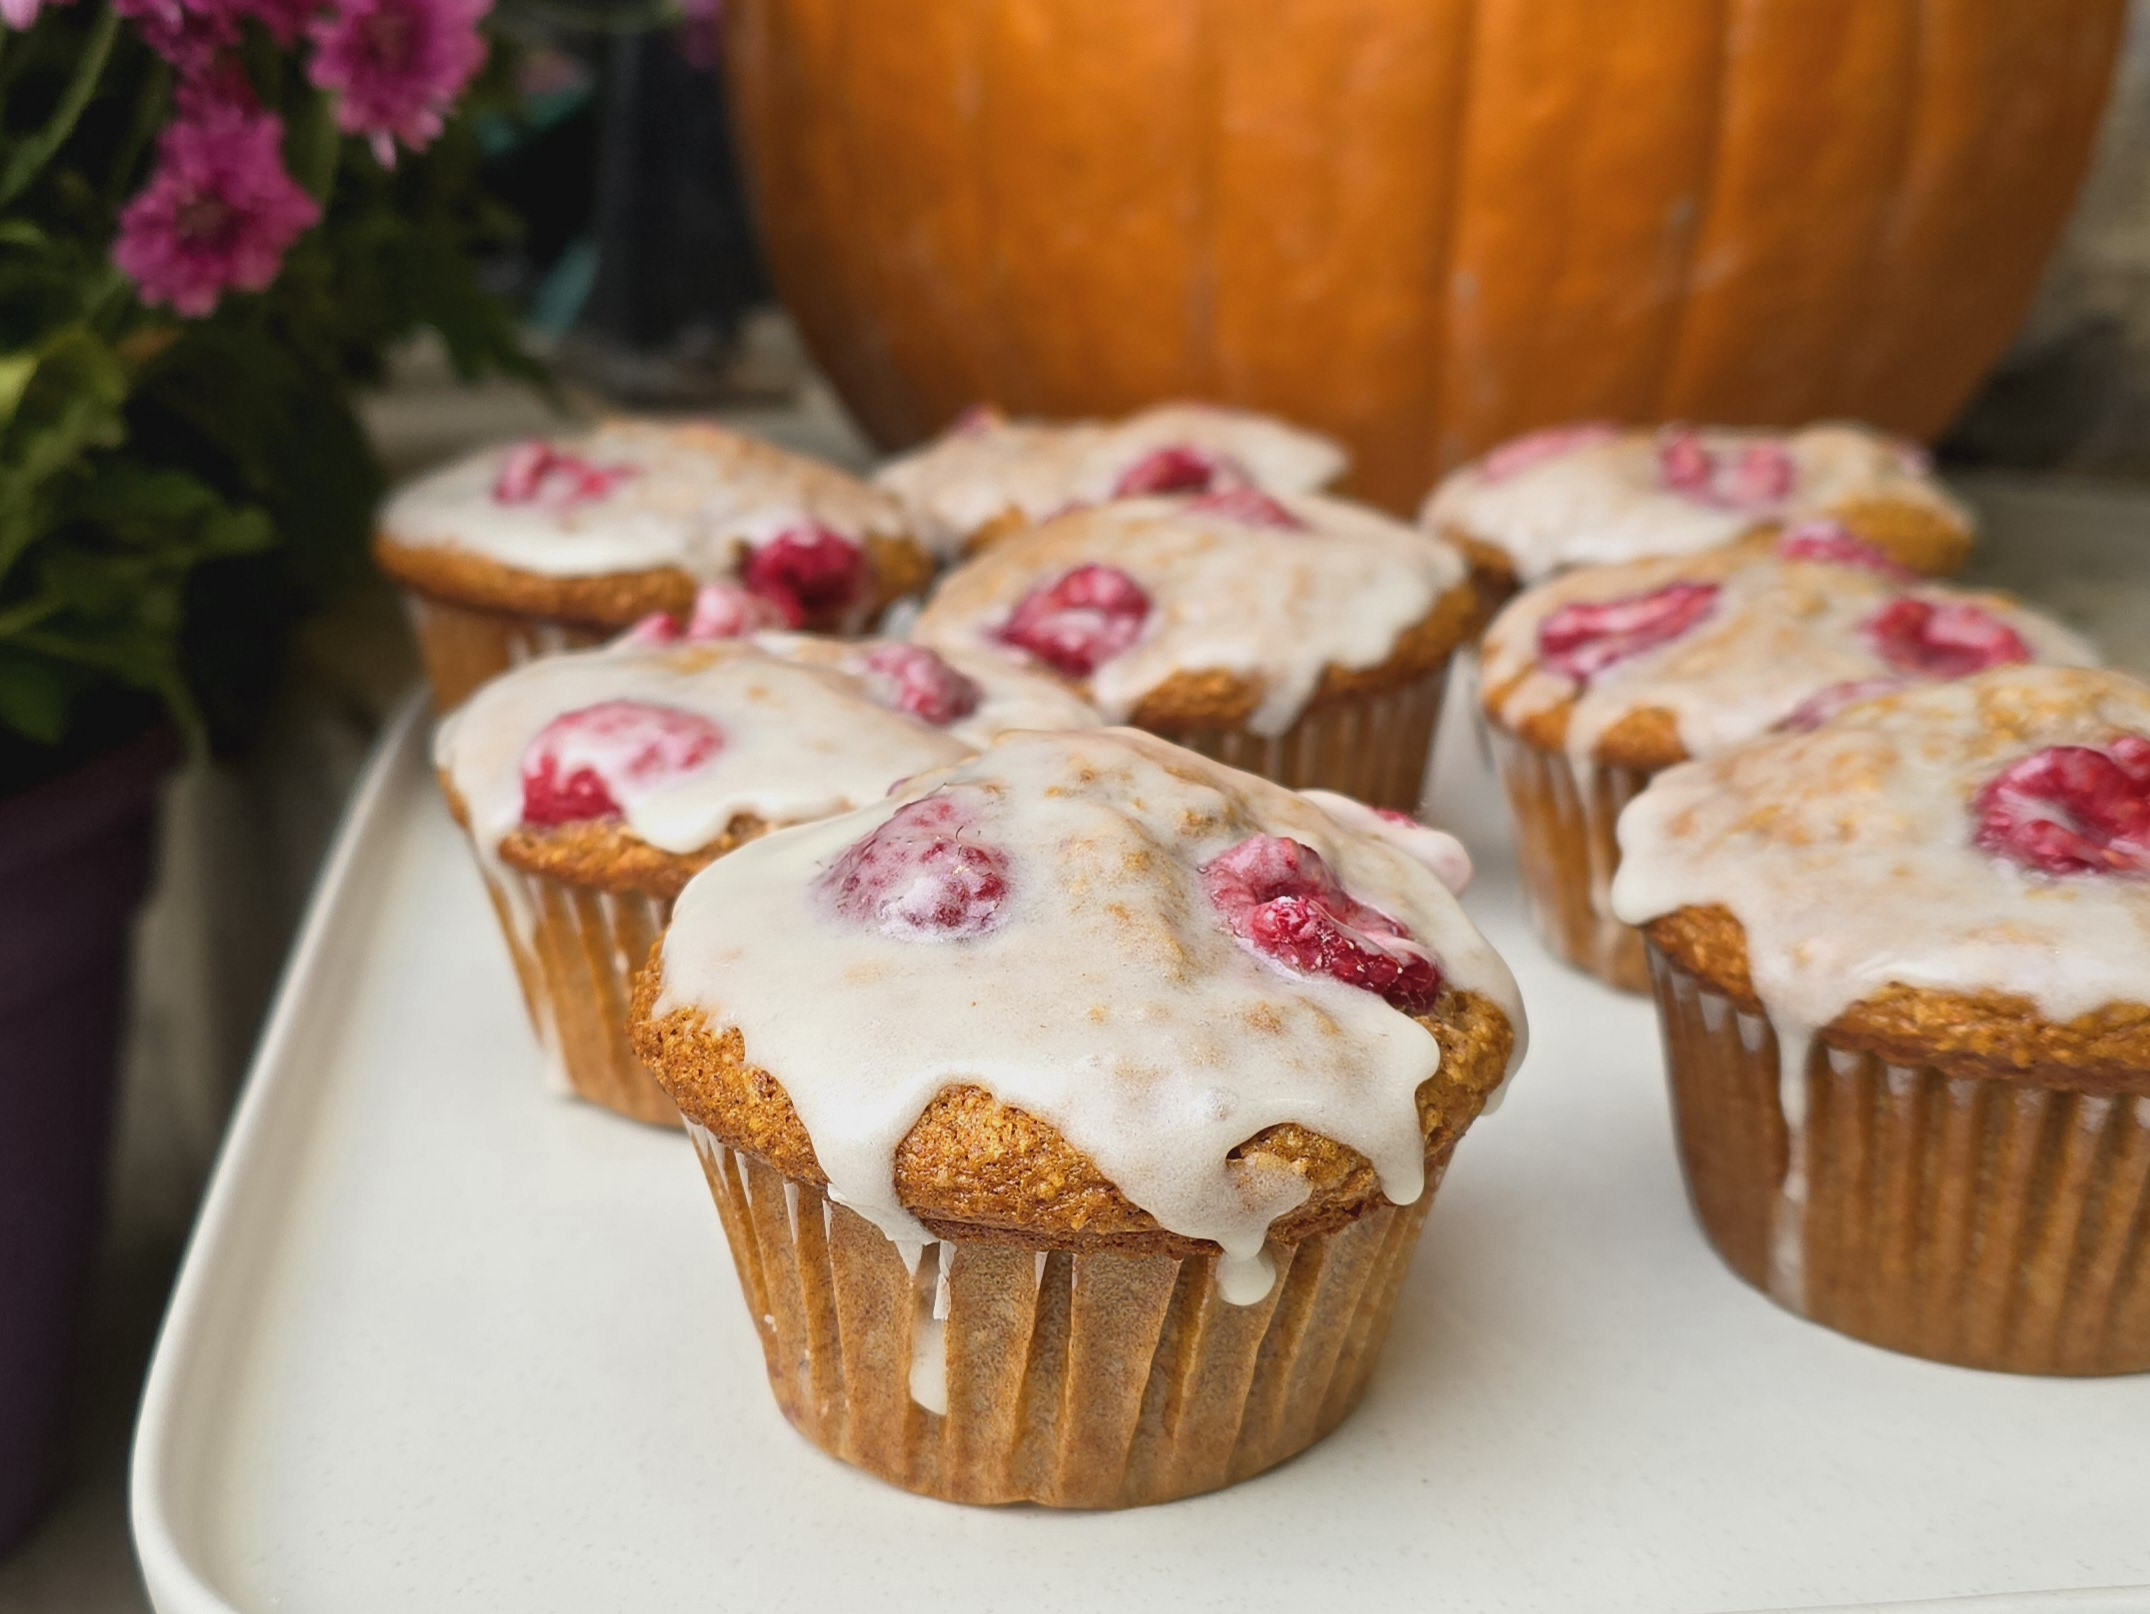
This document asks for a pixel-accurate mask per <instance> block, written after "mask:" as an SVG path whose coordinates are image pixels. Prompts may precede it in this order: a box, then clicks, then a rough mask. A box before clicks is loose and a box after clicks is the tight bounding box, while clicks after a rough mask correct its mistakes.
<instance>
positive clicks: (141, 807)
mask: <svg viewBox="0 0 2150 1614" xmlns="http://www.w3.org/2000/svg"><path fill="white" fill-rule="evenodd" d="M173 756H174V746H173V744H172V741H171V739H170V737H169V736H168V735H166V734H164V733H163V732H161V731H159V732H155V733H151V734H148V735H144V736H142V737H141V738H138V739H136V740H134V741H132V742H130V743H129V744H127V745H124V746H121V747H119V748H118V749H116V750H113V751H110V752H107V753H106V754H105V755H103V756H101V757H98V758H97V759H96V760H94V761H92V762H89V763H86V764H84V765H83V766H81V767H78V768H76V769H75V770H74V771H73V772H71V773H67V774H63V775H61V776H60V777H59V778H57V779H52V780H48V781H47V782H45V783H44V784H41V785H36V786H33V787H32V788H30V789H28V790H24V791H20V792H18V793H17V794H15V795H12V796H8V797H5V798H0V1553H4V1552H6V1551H7V1550H8V1549H9V1548H10V1547H12V1546H13V1545H14V1544H15V1543H16V1541H18V1540H19V1539H20V1538H21V1536H22V1535H23V1533H24V1532H25V1531H26V1530H27V1529H28V1528H29V1525H30V1522H31V1519H32V1517H33V1515H34V1514H35V1513H36V1511H37V1509H38V1508H39V1506H40V1505H41V1504H42V1503H43V1502H44V1501H45V1499H46V1497H47V1496H48V1495H49V1494H50V1492H51V1489H52V1485H53V1482H54V1480H55V1478H56V1477H57V1470H58V1466H59V1461H58V1460H59V1457H60V1451H61V1436H62V1433H63V1424H64V1422H65V1414H66V1410H67V1394H66V1391H67V1376H68V1366H69V1363H70V1360H71V1359H72V1357H73V1355H74V1344H75V1335H76V1325H77V1322H78V1321H79V1318H80V1315H81V1311H82V1302H83V1298H84V1290H85V1287H86V1283H87V1279H88V1276H89V1269H90V1259H91V1256H92V1254H93V1253H94V1251H95V1248H96V1244H97V1234H98V1229H99V1225H100V1223H101V1221H102V1215H103V1209H104V1190H105V1155H106V1151H107V1147H108V1144H109V1141H110V1135H111V1122H112V1094H113V1088H114V1086H115V1085H116V1083H115V1077H116V1075H117V1066H118V1060H119V1039H120V1031H121V1026H122V1022H123V1021H124V1019H125V1017H126V1007H127V943H128V937H129V932H130V928H131V921H132V920H133V918H134V913H135V910H136V908H138V907H139V906H140V905H141V901H142V896H143V893H144V891H146V890H147V888H148V885H149V861H150V841H151V836H152V833H153V832H154V829H155V823H156V799H157V785H158V783H159V781H160V780H162V779H163V777H164V775H165V774H166V773H167V772H168V771H169V769H170V767H171V765H172V760H173Z"/></svg>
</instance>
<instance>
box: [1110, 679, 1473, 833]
mask: <svg viewBox="0 0 2150 1614" xmlns="http://www.w3.org/2000/svg"><path fill="white" fill-rule="evenodd" d="M1447 689H1448V664H1447V663H1446V662H1443V663H1442V664H1441V665H1440V666H1438V667H1436V668H1434V669H1433V670H1432V671H1431V672H1429V673H1426V674H1423V675H1422V676H1420V677H1418V678H1414V679H1412V680H1411V681H1410V682H1408V683H1404V684H1399V685H1397V686H1396V687H1394V688H1392V689H1384V690H1373V691H1368V692H1366V693H1363V694H1352V695H1336V696H1332V697H1330V698H1329V699H1327V700H1324V701H1323V702H1321V703H1320V704H1319V705H1317V706H1313V707H1310V708H1308V709H1307V711H1305V712H1304V713H1302V714H1301V716H1300V718H1299V721H1298V722H1296V723H1294V724H1293V725H1292V726H1291V727H1290V728H1288V729H1286V730H1285V731H1284V732H1283V733H1282V734H1255V733H1252V732H1250V731H1249V730H1247V729H1244V728H1186V729H1168V728H1164V727H1161V726H1160V727H1156V728H1154V729H1153V730H1152V732H1154V733H1157V734H1160V735H1162V736H1163V737H1164V738H1165V739H1168V740H1170V741H1172V742H1173V743H1174V744H1175V745H1184V746H1185V747H1186V748H1187V749H1188V750H1190V751H1196V752H1199V753H1200V754H1201V755H1203V756H1205V757H1209V758H1212V759H1213V760H1215V761H1218V762H1222V763H1224V764H1225V765H1226V766H1227V767H1232V768H1240V769H1243V770H1245V771H1246V772H1248V773H1255V774H1260V775H1261V776H1262V777H1263V778H1264V779H1274V780H1275V781H1276V782H1277V783H1278V784H1280V785H1288V786H1289V787H1290V788H1292V789H1293V790H1309V789H1320V790H1334V791H1336V792H1337V793H1338V794H1340V795H1345V796H1351V797H1355V798H1356V799H1357V800H1359V801H1363V802H1365V803H1366V804H1367V805H1368V806H1370V807H1388V808H1392V809H1394V810H1395V811H1397V812H1401V813H1408V812H1412V811H1414V810H1415V809H1416V808H1417V807H1418V805H1419V802H1420V801H1421V799H1423V797H1424V795H1425V791H1426V764H1427V761H1428V760H1429V759H1430V758H1431V757H1432V755H1433V736H1434V729H1435V727H1436V726H1437V725H1438V724H1439V722H1440V719H1441V702H1442V699H1443V697H1444V695H1445V694H1446V692H1447Z"/></svg>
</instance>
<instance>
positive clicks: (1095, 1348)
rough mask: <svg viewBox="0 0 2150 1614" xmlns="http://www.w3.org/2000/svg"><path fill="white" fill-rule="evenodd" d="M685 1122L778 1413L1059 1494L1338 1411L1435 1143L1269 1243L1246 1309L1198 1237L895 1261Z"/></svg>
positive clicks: (1152, 1487)
mask: <svg viewBox="0 0 2150 1614" xmlns="http://www.w3.org/2000/svg"><path fill="white" fill-rule="evenodd" d="M687 1130H688V1133H689V1135H690V1136H691V1137H692V1138H693V1139H694V1145H695V1151H696V1153H697V1154H698V1155H699V1156H700V1157H701V1161H702V1169H703V1173H704V1175H705V1176H707V1178H708V1179H709V1187H710V1192H711V1193H712V1195H714V1197H715V1199H716V1202H717V1211H718V1214H719V1215H720V1216H721V1217H722V1218H723V1222H724V1231H725V1235H726V1237H727V1238H728V1239H729V1241H730V1243H731V1248H732V1255H733V1259H734V1261H735V1262H736V1264H737V1266H738V1270H739V1282H740V1286H741V1288H742V1289H743V1290H744V1291H745V1294H746V1302H747V1310H748V1312H749V1314H750V1315H752V1317H753V1318H754V1320H755V1327H756V1328H757V1329H758V1330H759V1331H760V1334H761V1342H762V1351H763V1354H764V1356H765V1357H766V1358H767V1362H768V1369H769V1383H770V1387H771V1389H772V1390H773V1391H774V1392H775V1394H776V1400H777V1405H778V1406H779V1407H780V1408H781V1409H782V1410H783V1413H784V1416H785V1417H786V1418H788V1419H790V1421H791V1423H792V1425H793V1427H795V1428H796V1429H797V1430H798V1431H799V1432H800V1433H801V1434H802V1435H804V1436H805V1437H806V1438H807V1439H808V1440H810V1441H812V1442H813V1443H814V1444H815V1445H816V1446H819V1447H820V1448H821V1449H822V1450H823V1451H826V1452H827V1453H829V1454H830V1455H831V1456H833V1457H837V1458H840V1459H842V1460H843V1461H844V1462H847V1463H850V1464H852V1465H853V1466H855V1467H858V1468H862V1469H864V1470H866V1471H867V1472H868V1473H870V1474H874V1475H876V1476H878V1477H879V1478H881V1479H884V1480H887V1481H888V1482H889V1483H890V1484H892V1485H898V1486H901V1487H902V1488H904V1489H905V1490H909V1491H916V1492H918V1493H920V1494H921V1495H925V1496H932V1497H937V1498H940V1499H941V1500H943V1501H950V1502H973V1503H1008V1502H1036V1503H1042V1504H1044V1505H1045V1506H1048V1507H1065V1508H1118V1507H1138V1506H1143V1505H1146V1504H1149V1503H1153V1502H1169V1501H1172V1500H1174V1499H1175V1498H1178V1497H1183V1496H1194V1495H1197V1494H1199V1493H1201V1492H1204V1491H1213V1490H1216V1489H1218V1488H1220V1487H1222V1486H1226V1485H1230V1484H1234V1483H1236V1482H1237V1481H1239V1480H1243V1479H1246V1478H1249V1477H1250V1476H1252V1475H1255V1474H1258V1473H1260V1472H1262V1471H1263V1470H1264V1469H1267V1468H1272V1467H1274V1466H1275V1465H1276V1464H1278V1463H1281V1462H1283V1461H1284V1460H1285V1459H1286V1458H1289V1457H1292V1456H1295V1455H1297V1454H1298V1453H1299V1452H1301V1451H1303V1450H1305V1449H1306V1448H1307V1447H1308V1446H1311V1445H1312V1444H1313V1443H1314V1442H1315V1441H1317V1440H1319V1439H1320V1438H1321V1437H1322V1436H1323V1435H1325V1434H1327V1433H1328V1432H1329V1431H1330V1430H1331V1429H1334V1428H1335V1427H1336V1426H1337V1424H1339V1423H1341V1422H1342V1421H1343V1419H1344V1417H1345V1415H1346V1414H1347V1413H1349V1412H1350V1411H1351V1409H1352V1408H1353V1407H1354V1406H1355V1405H1357V1403H1358V1400H1359V1397H1360V1395H1361V1394H1362V1393H1363V1392H1364V1390H1365V1388H1366V1381H1367V1378H1368V1376H1369V1375H1370V1374H1371V1372H1372V1369H1373V1364H1374V1359H1375V1358H1376V1357H1377V1356H1378V1355H1379V1354H1380V1349H1381V1343H1382V1341H1383V1339H1384V1338H1385V1337H1386V1336H1387V1333H1388V1328H1389V1323H1390V1320H1391V1319H1392V1318H1393V1316H1394V1315H1395V1309H1396V1298H1397V1294H1398V1292H1399V1290H1400V1289H1401V1287H1402V1284H1403V1278H1404V1273H1405V1271H1406V1270H1407V1269H1408V1267H1409V1265H1410V1257H1411V1251H1412V1249H1413V1247H1414V1246H1415V1245H1416V1244H1417V1242H1418V1234H1419V1230H1420V1228H1421V1227H1422V1226H1423V1225H1424V1223H1425V1218H1426V1210H1427V1207H1428V1205H1429V1204H1430V1203H1431V1201H1432V1198H1433V1192H1434V1189H1435V1187H1436V1186H1437V1184H1438V1183H1439V1181H1440V1175H1441V1169H1442V1167H1443V1166H1445V1164H1446V1156H1445V1155H1444V1156H1443V1157H1442V1160H1441V1161H1440V1162H1438V1163H1436V1164H1434V1165H1433V1166H1432V1167H1430V1168H1429V1170H1428V1173H1427V1183H1426V1191H1425V1192H1424V1193H1423V1194H1421V1195H1420V1196H1419V1198H1418V1199H1417V1201H1416V1202H1415V1203H1413V1204H1410V1205H1406V1206H1400V1207H1399V1206H1392V1205H1387V1204H1382V1205H1379V1206H1377V1207H1375V1208H1374V1209H1372V1210H1369V1211H1368V1212H1366V1213H1365V1214H1363V1215H1361V1216H1359V1217H1358V1218H1357V1219H1356V1220H1354V1221H1352V1222H1350V1223H1349V1224H1347V1225H1346V1226H1344V1227H1342V1228H1340V1229H1338V1230H1336V1231H1335V1232H1332V1233H1328V1234H1324V1235H1320V1236H1317V1237H1314V1238H1310V1239H1308V1240H1306V1241H1305V1242H1303V1243H1301V1244H1298V1245H1296V1246H1285V1247H1277V1246H1272V1247H1271V1250H1270V1254H1271V1255H1272V1257H1273V1258H1274V1259H1275V1261H1276V1263H1277V1268H1278V1272H1277V1281H1276V1283H1275V1285H1274V1286H1273V1287H1272V1288H1271V1290H1270V1292H1269V1295H1268V1296H1267V1298H1265V1299H1264V1300H1262V1301H1261V1302H1260V1303H1258V1304H1256V1305H1252V1306H1244V1307H1241V1306H1233V1305H1231V1304H1229V1303H1228V1302H1226V1301H1225V1300H1224V1299H1223V1298H1222V1297H1221V1296H1220V1295H1219V1294H1218V1293H1217V1288H1216V1284H1215V1282H1214V1279H1213V1271H1214V1268H1215V1265H1216V1258H1215V1257H1214V1256H1208V1255H1201V1256H1190V1257H1185V1258H1180V1257H1174V1256H1169V1255H1155V1254H1136V1253H1127V1252H1122V1251H1118V1250H1111V1249H1105V1250H1099V1251H1096V1252H1092V1253H1080V1252H1071V1251H1067V1250H1045V1249H1037V1248H1032V1247H1030V1246H1027V1245H1022V1244H1016V1243H998V1242H984V1241H980V1242H967V1241H948V1240H943V1241H941V1242H938V1243H936V1244H931V1245H928V1246H926V1248H925V1250H924V1251H923V1252H922V1254H921V1255H920V1256H919V1257H918V1258H917V1261H916V1265H915V1267H912V1266H907V1265H906V1262H905V1258H904V1256H903V1254H902V1253H901V1252H900V1251H899V1249H898V1247H897V1246H896V1245H895V1244H892V1243H891V1242H890V1241H889V1240H888V1239H887V1238H886V1237H885V1236H883V1234H882V1233H881V1232H880V1230H879V1229H877V1228H876V1227H874V1226H873V1224H872V1223H870V1222H868V1221H866V1220H865V1218H863V1217H861V1216H859V1215H857V1214H856V1213H855V1212H853V1211H850V1210H847V1209H845V1208H844V1207H843V1206H841V1205H837V1204H834V1203H833V1202H832V1201H830V1200H829V1199H828V1198H827V1196H826V1195H825V1194H824V1193H823V1192H822V1191H821V1190H820V1189H819V1188H817V1187H815V1186H814V1185H813V1184H811V1183H807V1182H802V1181H799V1180H798V1179H795V1178H789V1177H786V1176H784V1175H782V1174H781V1173H779V1172H778V1171H776V1170H775V1169H774V1168H773V1167H771V1166H768V1165H766V1164H764V1163H763V1162H761V1161H759V1160H757V1159H755V1158H753V1157H752V1156H749V1155H744V1154H741V1153H739V1152H737V1151H735V1150H733V1149H731V1148H729V1147H727V1146H726V1145H725V1144H724V1143H722V1142H721V1141H719V1140H718V1139H717V1138H716V1137H715V1136H714V1135H713V1134H711V1133H709V1132H707V1131H705V1130H703V1129H702V1128H700V1127H698V1126H695V1125H693V1124H692V1123H690V1124H689V1125H688V1129H687ZM914 1382H915V1383H916V1384H917V1385H918V1386H919V1393H918V1394H914V1389H913V1386H914ZM936 1391H939V1392H940V1395H939V1396H937V1395H936V1394H935V1392H936ZM920 1394H923V1395H924V1397H925V1398H926V1399H928V1400H933V1399H942V1398H944V1400H945V1409H946V1410H945V1411H937V1410H930V1409H929V1408H928V1407H927V1406H925V1405H922V1404H921V1400H920V1398H919V1396H920Z"/></svg>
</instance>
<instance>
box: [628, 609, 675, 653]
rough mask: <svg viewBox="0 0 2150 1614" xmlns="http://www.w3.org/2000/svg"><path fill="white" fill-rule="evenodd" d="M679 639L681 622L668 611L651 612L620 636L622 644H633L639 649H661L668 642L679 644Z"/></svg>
mask: <svg viewBox="0 0 2150 1614" xmlns="http://www.w3.org/2000/svg"><path fill="white" fill-rule="evenodd" d="M679 641H680V627H679V623H678V621H677V620H676V619H675V618H674V617H673V616H672V615H671V613H669V612H666V611H652V612H650V614H649V615H648V616H646V617H643V618H641V619H640V620H638V621H637V622H636V623H635V625H634V626H633V627H631V628H629V629H628V630H627V631H626V632H625V633H623V634H621V635H620V638H619V642H620V643H621V644H623V645H633V646H634V647H635V648H636V649H638V650H654V649H661V648H663V647H664V646H665V645H668V644H678V643H679Z"/></svg>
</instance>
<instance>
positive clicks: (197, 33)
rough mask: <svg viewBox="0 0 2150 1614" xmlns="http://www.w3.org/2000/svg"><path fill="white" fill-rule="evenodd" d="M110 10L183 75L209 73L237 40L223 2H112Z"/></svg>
mask: <svg viewBox="0 0 2150 1614" xmlns="http://www.w3.org/2000/svg"><path fill="white" fill-rule="evenodd" d="M112 9H113V10H114V11H116V12H118V13H119V14H120V15H121V16H122V17H124V18H126V19H127V20H128V21H129V22H131V23H133V24H134V27H135V32H137V33H138V34H140V35H141V36H142V39H143V42H144V43H145V44H147V45H148V46H149V48H150V49H151V50H153V51H155V52H156V53H157V54H158V55H159V56H162V57H163V58H164V59H165V60H166V61H168V62H170V63H171V64H172V65H173V66H174V67H176V68H178V69H179V71H180V72H181V73H182V74H184V75H190V76H191V75H193V74H198V73H204V72H206V71H208V69H209V66H210V64H211V63H212V62H214V61H215V60H216V58H217V54H218V53H219V52H220V51H222V50H224V49H226V48H227V47H228V46H230V45H232V44H234V43H236V42H237V40H238V37H239V28H238V22H237V19H235V18H234V17H233V16H232V15H231V12H230V10H229V8H228V7H226V6H225V5H224V4H223V3H222V0H192V3H189V0H112Z"/></svg>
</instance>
